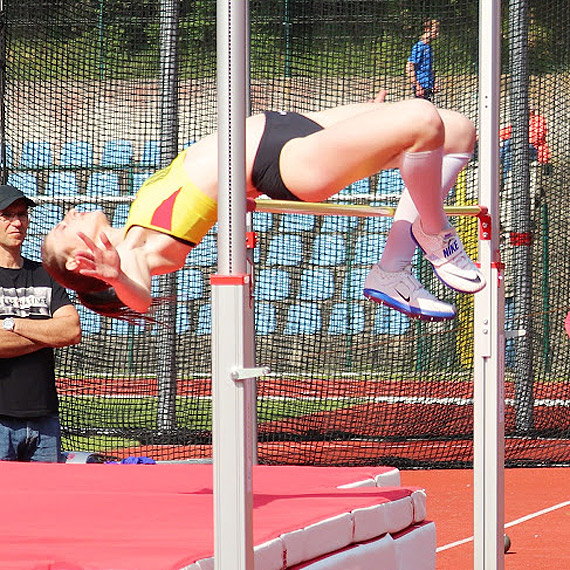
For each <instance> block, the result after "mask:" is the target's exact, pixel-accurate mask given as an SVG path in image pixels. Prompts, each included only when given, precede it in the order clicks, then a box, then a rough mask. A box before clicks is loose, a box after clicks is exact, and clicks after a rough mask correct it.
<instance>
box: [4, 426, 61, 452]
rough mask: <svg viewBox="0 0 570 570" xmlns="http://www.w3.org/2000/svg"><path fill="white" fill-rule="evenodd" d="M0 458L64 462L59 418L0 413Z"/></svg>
mask: <svg viewBox="0 0 570 570" xmlns="http://www.w3.org/2000/svg"><path fill="white" fill-rule="evenodd" d="M0 461H42V462H45V463H59V462H61V461H62V459H61V426H60V424H59V417H58V416H43V417H40V418H11V417H8V416H0Z"/></svg>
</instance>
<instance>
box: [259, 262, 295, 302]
mask: <svg viewBox="0 0 570 570" xmlns="http://www.w3.org/2000/svg"><path fill="white" fill-rule="evenodd" d="M254 295H255V298H256V299H257V300H260V301H282V300H283V299H286V298H287V297H289V273H287V271H285V270H283V269H260V270H259V272H258V273H257V274H256V275H255V289H254Z"/></svg>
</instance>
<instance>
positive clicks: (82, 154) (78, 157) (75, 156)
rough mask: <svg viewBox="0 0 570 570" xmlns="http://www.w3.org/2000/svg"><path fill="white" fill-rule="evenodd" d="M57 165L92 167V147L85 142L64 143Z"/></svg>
mask: <svg viewBox="0 0 570 570" xmlns="http://www.w3.org/2000/svg"><path fill="white" fill-rule="evenodd" d="M59 165H60V166H67V167H75V168H90V167H91V166H93V146H92V145H91V143H90V142H87V141H68V142H66V143H64V145H63V147H62V149H61V156H60V157H59Z"/></svg>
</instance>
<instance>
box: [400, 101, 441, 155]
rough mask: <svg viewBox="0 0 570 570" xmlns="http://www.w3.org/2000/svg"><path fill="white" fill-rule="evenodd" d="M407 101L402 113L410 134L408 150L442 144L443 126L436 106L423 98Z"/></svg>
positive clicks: (424, 148)
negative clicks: (410, 141) (410, 142)
mask: <svg viewBox="0 0 570 570" xmlns="http://www.w3.org/2000/svg"><path fill="white" fill-rule="evenodd" d="M407 103H408V105H407V108H406V109H405V110H404V113H403V115H404V120H405V124H406V126H407V128H408V129H410V132H411V135H412V136H411V140H412V141H413V142H412V145H411V148H410V149H409V150H412V151H416V152H420V151H424V150H433V149H435V148H439V147H441V146H443V144H444V141H445V126H444V123H443V120H442V118H441V116H440V114H439V113H438V111H437V109H436V107H435V106H434V105H433V104H432V103H430V102H429V101H426V100H425V99H410V100H408V101H407Z"/></svg>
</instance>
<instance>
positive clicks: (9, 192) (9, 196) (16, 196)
mask: <svg viewBox="0 0 570 570" xmlns="http://www.w3.org/2000/svg"><path fill="white" fill-rule="evenodd" d="M16 200H24V202H25V203H26V206H28V207H30V208H33V207H34V206H35V205H36V203H35V202H34V201H33V200H30V198H28V197H27V196H26V195H25V194H24V193H23V192H22V191H21V190H18V189H17V188H14V186H10V185H9V184H2V185H0V210H4V208H7V207H8V206H10V205H11V204H13V203H14V202H15V201H16Z"/></svg>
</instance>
